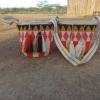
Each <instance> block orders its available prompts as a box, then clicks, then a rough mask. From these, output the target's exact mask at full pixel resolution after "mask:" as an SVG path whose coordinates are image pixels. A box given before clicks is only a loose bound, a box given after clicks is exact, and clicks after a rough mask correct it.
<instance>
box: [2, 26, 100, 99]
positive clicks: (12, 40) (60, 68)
mask: <svg viewBox="0 0 100 100" xmlns="http://www.w3.org/2000/svg"><path fill="white" fill-rule="evenodd" d="M8 29H9V28H7V30H5V29H4V28H3V26H2V28H1V31H0V100H100V48H99V49H98V51H97V52H96V54H95V55H94V57H93V58H92V59H91V60H90V61H89V62H88V63H87V64H84V65H81V66H78V67H73V66H72V65H71V64H70V63H69V62H68V61H66V60H65V59H64V57H63V56H62V55H61V54H60V52H59V51H58V49H57V48H56V47H54V49H53V52H52V53H51V54H50V55H49V56H48V57H45V58H41V59H39V58H34V59H32V60H29V59H28V58H26V57H24V56H23V55H22V54H21V55H20V54H19V52H18V51H19V47H18V39H17V30H16V29H13V30H12V29H11V30H10V29H9V30H8Z"/></svg>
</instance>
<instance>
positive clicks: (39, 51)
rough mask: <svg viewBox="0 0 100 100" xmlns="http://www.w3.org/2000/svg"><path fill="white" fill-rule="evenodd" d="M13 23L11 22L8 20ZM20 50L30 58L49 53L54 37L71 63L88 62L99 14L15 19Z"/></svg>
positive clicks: (96, 36)
mask: <svg viewBox="0 0 100 100" xmlns="http://www.w3.org/2000/svg"><path fill="white" fill-rule="evenodd" d="M11 22H12V21H11ZM16 24H17V27H18V30H19V35H18V37H19V44H20V50H21V52H22V53H23V54H24V55H25V56H28V57H29V58H33V57H44V56H47V55H48V54H50V52H51V50H52V46H53V38H54V40H55V43H56V46H57V48H58V49H59V51H60V52H61V54H62V55H63V56H64V57H65V59H66V60H68V61H69V62H70V63H71V64H72V65H74V66H77V65H80V64H84V63H86V62H88V61H89V60H90V59H91V58H92V57H93V55H94V54H95V52H96V50H97V48H98V46H99V32H100V17H91V18H86V17H85V18H74V19H72V18H69V19H59V18H58V17H52V18H51V20H50V21H47V20H43V21H42V20H41V21H31V22H18V21H17V22H16Z"/></svg>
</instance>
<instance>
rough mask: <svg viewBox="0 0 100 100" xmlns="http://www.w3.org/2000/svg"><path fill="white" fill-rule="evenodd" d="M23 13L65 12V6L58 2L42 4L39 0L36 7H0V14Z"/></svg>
mask: <svg viewBox="0 0 100 100" xmlns="http://www.w3.org/2000/svg"><path fill="white" fill-rule="evenodd" d="M7 13H13V14H23V13H28V14H29V13H31V14H32V13H33V14H35V13H50V14H54V13H57V14H65V13H67V7H66V6H60V5H58V4H52V5H51V4H44V3H43V2H39V3H38V4H37V7H31V8H0V14H7Z"/></svg>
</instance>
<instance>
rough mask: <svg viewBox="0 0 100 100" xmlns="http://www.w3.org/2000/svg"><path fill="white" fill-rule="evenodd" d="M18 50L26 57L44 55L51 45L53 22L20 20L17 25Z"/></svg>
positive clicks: (48, 52) (47, 52)
mask: <svg viewBox="0 0 100 100" xmlns="http://www.w3.org/2000/svg"><path fill="white" fill-rule="evenodd" d="M17 27H18V30H19V33H18V37H19V45H20V51H21V52H22V53H23V54H24V55H25V56H27V57H29V58H33V57H44V56H47V55H48V54H50V53H51V51H52V47H53V32H54V27H53V24H52V23H50V22H49V21H46V20H45V21H32V22H21V23H18V25H17Z"/></svg>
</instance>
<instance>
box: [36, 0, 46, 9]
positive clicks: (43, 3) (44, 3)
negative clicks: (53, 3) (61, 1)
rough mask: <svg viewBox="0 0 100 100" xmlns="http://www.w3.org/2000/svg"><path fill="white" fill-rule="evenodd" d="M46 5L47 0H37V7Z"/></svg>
mask: <svg viewBox="0 0 100 100" xmlns="http://www.w3.org/2000/svg"><path fill="white" fill-rule="evenodd" d="M47 6H48V1H47V0H43V1H39V2H38V3H37V7H39V8H43V7H47Z"/></svg>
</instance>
